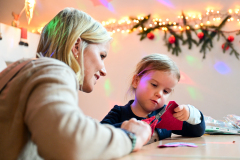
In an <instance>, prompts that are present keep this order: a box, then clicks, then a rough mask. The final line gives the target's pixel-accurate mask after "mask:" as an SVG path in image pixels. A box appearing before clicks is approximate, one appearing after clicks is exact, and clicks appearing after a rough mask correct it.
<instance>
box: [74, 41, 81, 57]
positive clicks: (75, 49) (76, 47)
mask: <svg viewBox="0 0 240 160" xmlns="http://www.w3.org/2000/svg"><path fill="white" fill-rule="evenodd" d="M80 43H81V38H78V39H77V40H76V42H75V43H74V45H73V47H72V53H73V55H74V57H78V55H79V54H80V50H79V48H80Z"/></svg>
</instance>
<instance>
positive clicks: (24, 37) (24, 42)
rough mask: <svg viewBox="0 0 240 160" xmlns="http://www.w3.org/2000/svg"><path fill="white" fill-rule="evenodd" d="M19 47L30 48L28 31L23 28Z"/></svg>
mask: <svg viewBox="0 0 240 160" xmlns="http://www.w3.org/2000/svg"><path fill="white" fill-rule="evenodd" d="M19 45H24V46H28V43H27V29H26V28H21V39H20V42H19Z"/></svg>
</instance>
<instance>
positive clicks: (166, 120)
mask: <svg viewBox="0 0 240 160" xmlns="http://www.w3.org/2000/svg"><path fill="white" fill-rule="evenodd" d="M177 106H178V104H177V103H176V102H175V101H169V103H168V105H167V107H166V108H165V110H166V111H165V112H164V113H163V115H162V116H161V119H162V120H161V121H160V122H159V123H158V124H157V125H156V128H162V129H167V130H182V126H183V121H179V120H178V119H176V118H174V117H173V113H175V112H174V109H175V108H176V107H177Z"/></svg>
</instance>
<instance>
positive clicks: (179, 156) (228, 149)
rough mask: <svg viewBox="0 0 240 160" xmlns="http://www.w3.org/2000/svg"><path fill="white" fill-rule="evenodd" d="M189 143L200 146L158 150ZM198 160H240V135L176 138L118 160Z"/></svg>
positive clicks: (154, 144)
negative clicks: (171, 144) (168, 145)
mask: <svg viewBox="0 0 240 160" xmlns="http://www.w3.org/2000/svg"><path fill="white" fill-rule="evenodd" d="M171 142H187V143H195V144H196V145H198V147H197V148H194V147H167V148H158V147H157V146H158V145H159V144H166V143H171ZM150 159H151V160H155V159H163V160H197V159H205V160H206V159H214V160H218V159H225V160H231V159H238V160H240V135H203V136H202V137H198V138H186V137H182V136H175V137H172V138H168V139H164V140H162V141H158V142H154V143H152V144H149V145H146V146H144V147H143V148H142V149H141V150H140V151H138V152H133V153H131V154H129V155H127V156H125V157H122V158H119V159H118V160H150Z"/></svg>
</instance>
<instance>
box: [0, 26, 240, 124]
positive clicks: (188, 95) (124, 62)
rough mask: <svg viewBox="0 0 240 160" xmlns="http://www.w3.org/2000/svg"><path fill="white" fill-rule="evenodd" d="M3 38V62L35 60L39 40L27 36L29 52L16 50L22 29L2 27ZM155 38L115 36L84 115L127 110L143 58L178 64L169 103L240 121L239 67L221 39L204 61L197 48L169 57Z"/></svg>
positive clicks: (84, 101) (82, 99)
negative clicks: (162, 57) (160, 57)
mask: <svg viewBox="0 0 240 160" xmlns="http://www.w3.org/2000/svg"><path fill="white" fill-rule="evenodd" d="M233 27H236V26H233ZM228 29H231V26H230V28H228ZM1 32H2V37H3V39H2V40H1V41H0V57H1V58H3V59H4V60H5V61H10V62H12V61H15V60H18V59H20V58H23V57H24V58H32V57H35V53H36V49H37V45H38V41H39V35H37V34H33V33H30V32H28V43H29V46H28V47H25V46H20V45H19V44H18V43H19V41H20V29H18V28H14V27H11V26H7V25H4V24H1ZM155 36H156V37H155V39H154V40H149V39H144V40H143V41H140V40H139V38H140V37H139V36H138V35H137V33H136V32H134V33H132V34H127V33H126V34H121V33H116V34H114V35H113V38H114V41H113V42H112V47H111V50H110V53H109V55H108V57H107V59H106V61H105V65H106V69H107V72H108V74H107V76H106V77H102V78H100V80H99V81H98V83H97V85H96V86H95V88H94V91H93V92H92V93H90V94H86V93H79V105H80V107H81V108H82V109H83V111H84V113H86V114H87V115H90V116H92V117H93V118H96V119H98V120H101V119H102V118H103V117H104V116H105V115H106V114H107V113H108V111H109V110H110V109H111V108H112V107H113V106H114V105H115V104H118V105H124V104H126V103H127V102H128V99H129V98H128V99H125V96H126V91H127V89H128V86H129V80H130V79H131V73H132V72H133V71H134V69H135V65H136V64H137V62H138V61H139V60H140V59H141V58H142V57H143V56H145V55H148V54H151V53H162V54H166V55H168V56H170V57H171V58H172V59H173V60H174V61H175V62H176V63H177V64H178V66H179V68H180V70H181V72H182V73H183V76H184V77H185V79H182V80H181V82H180V83H179V84H178V85H177V87H176V89H175V91H174V93H173V94H172V96H171V97H170V98H169V100H175V101H176V102H177V103H178V104H192V105H194V106H196V107H197V108H198V109H200V110H201V111H202V112H203V114H204V115H208V116H212V117H213V118H216V119H223V116H226V115H227V114H236V115H240V109H239V108H240V105H239V95H240V87H239V80H240V73H239V71H240V61H239V60H237V59H236V58H235V57H234V55H231V56H230V55H229V51H227V52H226V53H225V54H223V53H222V50H221V45H222V43H223V40H222V39H220V40H219V42H218V41H214V44H213V45H214V48H213V49H212V50H211V51H208V53H207V57H206V59H204V60H203V59H202V54H201V53H199V50H200V48H199V47H193V48H192V49H191V50H188V49H187V47H186V46H185V47H182V53H180V55H179V56H178V57H177V56H175V55H171V53H170V52H168V51H167V48H166V47H165V46H164V43H163V41H162V37H163V34H162V32H161V31H157V32H155ZM234 36H235V35H234ZM239 40H240V39H239V36H235V40H234V42H233V43H234V45H235V47H236V49H237V50H238V52H240V46H239ZM216 65H219V66H218V70H219V67H221V66H223V67H224V66H225V68H228V69H229V72H228V73H226V74H221V73H220V72H219V71H218V70H217V69H215V67H216Z"/></svg>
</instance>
